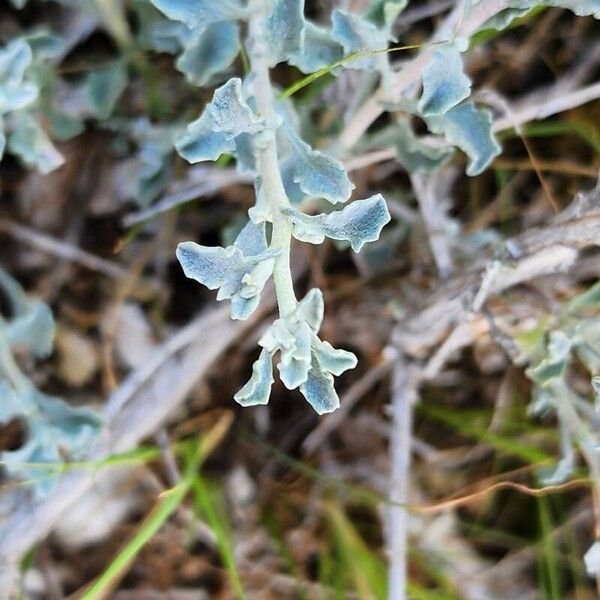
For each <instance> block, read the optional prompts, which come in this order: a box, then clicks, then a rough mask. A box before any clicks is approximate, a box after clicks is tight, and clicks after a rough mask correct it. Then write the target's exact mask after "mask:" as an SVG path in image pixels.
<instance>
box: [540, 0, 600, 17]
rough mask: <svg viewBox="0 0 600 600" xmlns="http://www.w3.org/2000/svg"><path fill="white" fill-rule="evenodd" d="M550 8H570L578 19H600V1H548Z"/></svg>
mask: <svg viewBox="0 0 600 600" xmlns="http://www.w3.org/2000/svg"><path fill="white" fill-rule="evenodd" d="M547 4H548V5H549V6H557V7H559V8H568V9H569V10H571V11H573V12H574V13H575V14H576V15H577V16H578V17H589V16H593V17H595V18H596V19H600V0H548V1H547Z"/></svg>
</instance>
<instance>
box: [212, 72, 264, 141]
mask: <svg viewBox="0 0 600 600" xmlns="http://www.w3.org/2000/svg"><path fill="white" fill-rule="evenodd" d="M207 110H209V111H210V114H211V116H212V122H213V129H214V131H216V132H220V133H224V134H225V136H226V137H227V138H228V139H233V138H235V137H236V136H238V135H240V134H242V133H258V132H259V131H261V130H263V129H264V120H263V119H261V118H260V117H259V116H258V115H256V114H255V113H254V111H253V110H252V109H251V108H250V106H248V103H247V102H246V100H245V98H244V95H243V91H242V80H241V79H239V77H234V78H232V79H230V80H229V81H228V82H227V83H226V84H225V85H222V86H221V87H220V88H217V89H216V90H215V94H214V96H213V99H212V102H211V103H210V105H209V106H208V107H207Z"/></svg>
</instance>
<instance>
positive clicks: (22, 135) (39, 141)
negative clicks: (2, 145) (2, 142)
mask: <svg viewBox="0 0 600 600" xmlns="http://www.w3.org/2000/svg"><path fill="white" fill-rule="evenodd" d="M17 114H18V118H17V119H15V128H14V131H13V133H12V134H11V135H10V137H9V138H8V148H9V149H10V151H11V152H12V153H13V154H16V155H17V156H18V157H19V158H20V159H21V160H22V161H23V162H24V163H25V164H26V165H28V166H31V167H35V168H36V169H38V170H39V171H40V172H42V173H49V172H50V171H54V170H55V169H58V168H59V167H60V166H62V165H63V164H64V162H65V159H64V158H63V156H62V154H60V152H59V151H58V150H57V149H56V148H55V147H54V146H53V145H52V142H51V141H50V140H49V138H48V136H47V135H46V132H45V131H44V130H43V129H42V128H41V127H40V126H39V125H38V123H37V122H36V121H35V120H34V119H33V118H32V117H31V116H30V115H28V114H27V115H25V114H21V113H17Z"/></svg>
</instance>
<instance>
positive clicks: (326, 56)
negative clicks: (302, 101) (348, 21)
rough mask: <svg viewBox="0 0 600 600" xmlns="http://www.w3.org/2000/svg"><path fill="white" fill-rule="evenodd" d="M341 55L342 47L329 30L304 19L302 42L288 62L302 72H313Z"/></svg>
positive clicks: (341, 56)
mask: <svg viewBox="0 0 600 600" xmlns="http://www.w3.org/2000/svg"><path fill="white" fill-rule="evenodd" d="M343 57H344V48H343V47H342V45H341V44H340V43H339V42H337V41H336V40H335V39H334V38H333V35H332V33H331V31H330V30H328V29H324V28H322V27H319V26H317V25H314V24H313V23H311V22H310V21H306V26H305V30H304V43H303V44H302V46H301V48H300V50H299V51H298V52H296V54H294V55H293V56H291V57H290V60H289V62H290V64H292V65H294V66H295V67H298V69H300V70H301V71H302V72H303V73H314V72H315V71H318V70H319V69H322V68H324V67H327V66H329V65H331V64H333V63H336V62H338V61H339V60H341V59H342V58H343Z"/></svg>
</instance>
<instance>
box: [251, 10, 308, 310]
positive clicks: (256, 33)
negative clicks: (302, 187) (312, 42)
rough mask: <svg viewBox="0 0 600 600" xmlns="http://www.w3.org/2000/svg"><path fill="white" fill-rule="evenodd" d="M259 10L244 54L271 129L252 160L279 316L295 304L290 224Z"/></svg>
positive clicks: (262, 113) (259, 105) (260, 109)
mask: <svg viewBox="0 0 600 600" xmlns="http://www.w3.org/2000/svg"><path fill="white" fill-rule="evenodd" d="M255 4H256V6H257V7H260V8H263V6H264V2H262V1H261V0H256V2H255ZM262 12H263V11H257V14H256V16H254V17H253V18H252V19H251V21H250V36H249V38H250V39H249V43H248V56H249V59H250V65H251V67H252V71H253V73H254V75H255V79H254V94H255V98H256V108H257V111H258V113H259V115H260V116H261V117H263V118H264V119H265V120H266V122H267V126H268V127H269V128H270V129H271V131H269V132H267V133H268V134H269V136H268V138H266V140H265V141H264V143H261V144H260V145H258V146H257V153H256V161H257V169H258V174H259V177H260V181H261V192H262V193H263V194H264V195H265V198H266V200H267V203H268V206H269V209H270V212H271V215H272V219H273V232H272V236H271V248H273V249H275V250H280V251H281V253H280V254H279V256H277V258H276V259H275V268H274V269H273V281H274V282H275V292H276V294H277V304H278V306H279V313H280V315H281V316H285V315H288V314H290V313H292V312H293V311H294V310H295V308H296V305H297V300H296V296H295V294H294V285H293V282H292V273H291V270H290V245H291V240H292V224H291V223H290V221H289V219H288V218H287V217H286V216H285V215H284V214H283V212H282V209H284V208H286V207H288V206H289V201H288V198H287V195H286V193H285V189H284V187H283V181H282V179H281V172H280V170H279V161H278V157H277V138H276V135H275V131H276V127H277V120H278V118H279V117H278V115H277V112H276V110H275V95H274V93H273V86H272V85H271V78H270V76H269V66H268V63H267V57H268V55H269V48H268V46H267V44H266V43H265V39H266V38H265V34H264V32H263V19H262V17H263V14H262Z"/></svg>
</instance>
